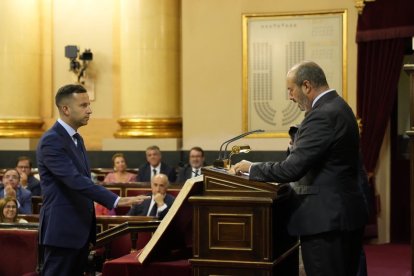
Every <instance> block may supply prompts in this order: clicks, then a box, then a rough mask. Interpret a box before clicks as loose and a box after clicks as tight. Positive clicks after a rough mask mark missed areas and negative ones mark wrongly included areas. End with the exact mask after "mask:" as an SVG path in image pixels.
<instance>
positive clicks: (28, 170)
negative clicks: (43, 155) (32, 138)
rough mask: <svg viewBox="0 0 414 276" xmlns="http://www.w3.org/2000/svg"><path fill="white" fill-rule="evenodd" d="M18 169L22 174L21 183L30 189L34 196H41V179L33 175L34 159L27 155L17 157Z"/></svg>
mask: <svg viewBox="0 0 414 276" xmlns="http://www.w3.org/2000/svg"><path fill="white" fill-rule="evenodd" d="M16 170H17V171H18V172H19V174H20V185H21V186H22V187H23V188H26V189H28V190H29V191H30V192H31V193H32V196H40V195H41V194H42V190H41V189H40V181H39V180H37V179H36V177H34V176H33V175H32V161H31V160H30V158H29V157H27V156H20V157H19V158H17V162H16Z"/></svg>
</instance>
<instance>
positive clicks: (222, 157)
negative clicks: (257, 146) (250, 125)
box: [213, 129, 264, 168]
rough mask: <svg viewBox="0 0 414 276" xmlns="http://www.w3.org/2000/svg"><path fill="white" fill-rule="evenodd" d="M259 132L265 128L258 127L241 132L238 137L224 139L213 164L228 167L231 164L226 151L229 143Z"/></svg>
mask: <svg viewBox="0 0 414 276" xmlns="http://www.w3.org/2000/svg"><path fill="white" fill-rule="evenodd" d="M258 132H264V130H263V129H256V130H252V131H248V132H245V133H242V134H240V135H238V136H236V137H233V138H231V139H229V140H227V141H224V142H223V144H221V146H220V151H219V156H218V159H216V160H215V161H214V163H213V166H214V167H216V168H227V166H228V164H229V163H228V161H229V160H228V159H227V153H226V152H227V147H228V145H229V144H230V143H232V142H234V141H237V140H239V139H241V138H243V137H246V136H247V135H250V134H253V133H258ZM224 145H226V146H225V148H224V152H223V146H224Z"/></svg>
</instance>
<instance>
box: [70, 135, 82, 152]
mask: <svg viewBox="0 0 414 276" xmlns="http://www.w3.org/2000/svg"><path fill="white" fill-rule="evenodd" d="M72 137H73V138H75V140H76V147H77V148H78V149H82V146H81V143H82V139H81V136H80V135H79V133H77V132H76V133H75V134H73V136H72Z"/></svg>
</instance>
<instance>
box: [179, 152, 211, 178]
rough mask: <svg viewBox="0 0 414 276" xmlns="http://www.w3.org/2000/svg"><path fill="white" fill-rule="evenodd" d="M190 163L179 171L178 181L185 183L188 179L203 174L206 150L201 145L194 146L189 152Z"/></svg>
mask: <svg viewBox="0 0 414 276" xmlns="http://www.w3.org/2000/svg"><path fill="white" fill-rule="evenodd" d="M188 163H189V164H186V165H185V166H184V167H183V168H182V169H181V170H180V171H179V172H178V178H177V183H184V182H185V181H186V180H187V179H190V178H193V177H196V176H199V175H201V167H203V165H204V151H203V149H202V148H200V147H193V148H191V149H190V152H189V153H188Z"/></svg>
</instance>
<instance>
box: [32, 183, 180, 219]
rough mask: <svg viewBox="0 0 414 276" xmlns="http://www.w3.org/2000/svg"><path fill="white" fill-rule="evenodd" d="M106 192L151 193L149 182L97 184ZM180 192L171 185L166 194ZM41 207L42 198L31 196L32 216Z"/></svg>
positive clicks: (121, 210) (120, 209)
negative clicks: (105, 189)
mask: <svg viewBox="0 0 414 276" xmlns="http://www.w3.org/2000/svg"><path fill="white" fill-rule="evenodd" d="M98 185H102V186H104V187H106V188H107V189H108V190H110V191H112V192H114V193H115V194H117V195H119V196H137V195H144V194H148V193H151V183H149V182H133V183H99V184H98ZM180 190H181V185H177V184H171V185H170V186H169V188H168V193H169V194H171V195H173V196H175V197H177V195H178V193H179V192H180ZM41 207H42V197H41V196H32V210H33V214H39V213H40V208H41ZM128 210H129V207H118V208H116V214H117V215H125V214H126V213H127V212H128Z"/></svg>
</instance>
